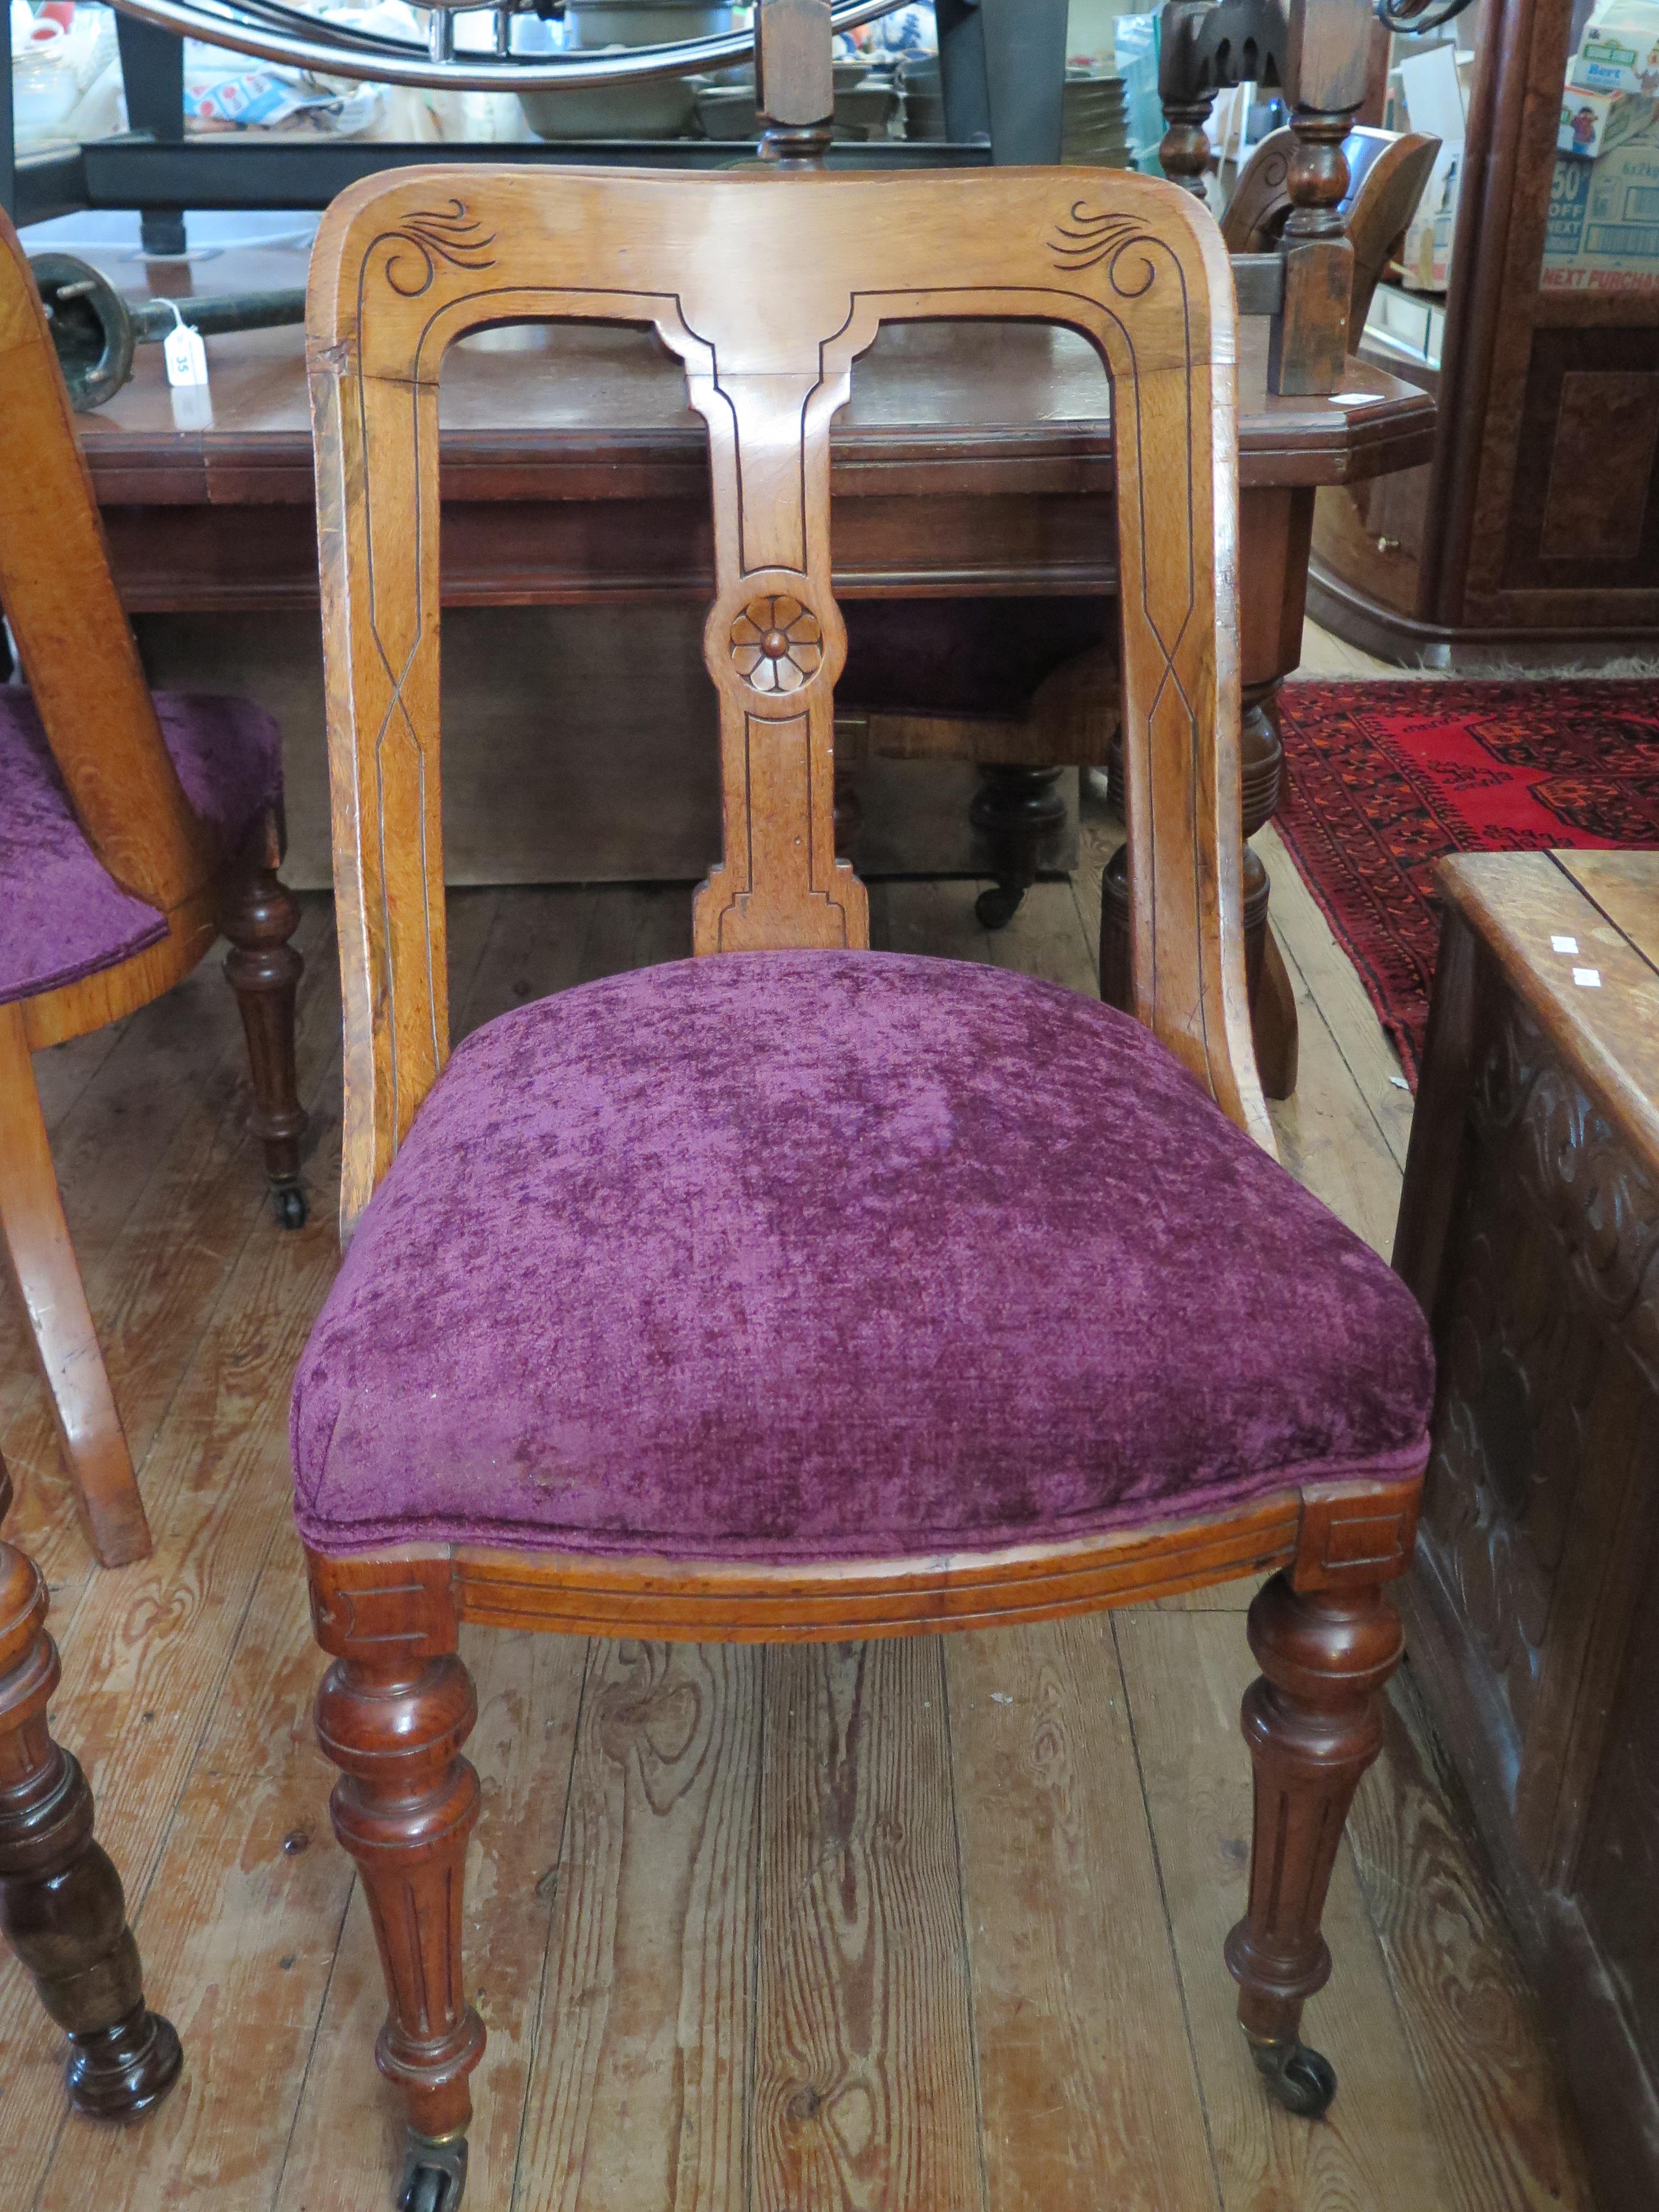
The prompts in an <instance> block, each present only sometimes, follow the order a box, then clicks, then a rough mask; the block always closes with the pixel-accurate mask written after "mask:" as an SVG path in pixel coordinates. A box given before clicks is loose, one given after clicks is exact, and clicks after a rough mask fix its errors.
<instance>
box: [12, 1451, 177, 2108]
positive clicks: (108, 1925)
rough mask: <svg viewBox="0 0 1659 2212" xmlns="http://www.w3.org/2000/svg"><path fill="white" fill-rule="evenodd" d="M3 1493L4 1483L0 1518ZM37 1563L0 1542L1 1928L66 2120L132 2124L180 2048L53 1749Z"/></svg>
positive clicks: (156, 2093)
mask: <svg viewBox="0 0 1659 2212" xmlns="http://www.w3.org/2000/svg"><path fill="white" fill-rule="evenodd" d="M9 1497H10V1492H9V1486H7V1485H6V1483H5V1478H4V1475H3V1474H0V1513H3V1511H4V1509H5V1505H6V1504H7V1503H8V1502H9ZM57 1686H58V1650H57V1646H56V1645H55V1644H53V1642H52V1638H51V1637H50V1636H48V1635H47V1634H46V1584H45V1583H44V1582H43V1581H42V1580H41V1578H40V1571H39V1570H38V1569H37V1568H36V1567H35V1565H34V1564H33V1561H32V1560H30V1559H26V1558H25V1557H24V1556H23V1554H22V1553H21V1552H19V1551H17V1550H16V1549H15V1547H13V1546H12V1545H10V1544H6V1543H0V1930H3V1932H4V1935H5V1937H6V1941H7V1942H9V1944H10V1946H11V1948H12V1949H13V1950H14V1951H15V1953H16V1954H17V1956H18V1958H19V1959H20V1960H21V1961H22V1964H23V1965H24V1966H25V1967H26V1968H27V1970H28V1972H29V1973H30V1974H31V1975H32V1976H33V1980H34V1985H35V1987H36V1989H37V1990H39V1991H40V2000H41V2002H42V2003H43V2004H44V2005H45V2006H46V2010H47V2011H48V2012H49V2013H50V2014H51V2015H52V2018H53V2019H54V2020H55V2021H57V2022H58V2026H59V2027H62V2028H64V2030H65V2031H66V2032H67V2033H68V2036H69V2039H70V2056H69V2066H68V2082H69V2093H70V2103H71V2104H72V2105H73V2106H75V2108H76V2111H77V2112H84V2113H86V2114H87V2115H88V2117H89V2118H94V2119H100V2120H130V2119H136V2118H138V2117H139V2116H140V2115H141V2114H143V2113H144V2112H149V2110H150V2109H151V2107H152V2106H155V2105H158V2104H159V2103H160V2102H161V2099H162V2098H163V2097H164V2096H166V2094H167V2091H168V2090H169V2089H170V2088H171V2087H173V2082H174V2081H176V2080H177V2078H178V2075H179V2064H180V2055H179V2038H178V2036H177V2035H176V2034H175V2033H174V2032H173V2027H172V2025H171V2023H170V2022H168V2021H165V2020H163V2019H161V2016H160V2015H158V2014H155V2013H153V2012H151V2011H150V2010H149V2008H148V2007H147V2006H146V2004H145V2002H144V1990H143V1974H142V1971H141V1969H140V1966H139V1963H138V1948H137V1944H136V1943H135V1942H133V1939H132V1931H131V1929H130V1928H129V1927H128V1926H127V1917H126V1902H125V1899H124V1897H123V1896H122V1893H121V1881H120V1877H119V1875H118V1874H117V1873H116V1871H115V1869H114V1867H113V1866H112V1863H110V1860H109V1858H108V1857H107V1856H106V1853H105V1852H104V1851H103V1850H101V1849H100V1846H99V1845H98V1844H96V1843H94V1841H93V1834H92V1826H93V1803H92V1792H91V1790H89V1789H88V1787H87V1779H86V1777H85V1776H84V1775H83V1774H82V1771H81V1769H80V1767H79V1765H77V1764H76V1761H75V1760H74V1759H72V1758H71V1757H70V1754H69V1753H68V1752H66V1751H64V1749H63V1747H61V1746H60V1745H58V1744H57V1743H54V1742H53V1741H52V1736H51V1735H50V1734H49V1733H48V1730H47V1728H46V1706H47V1704H48V1702H49V1700H50V1699H51V1697H52V1692H53V1691H54V1690H55V1689H56V1688H57Z"/></svg>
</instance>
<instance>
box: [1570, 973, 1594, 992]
mask: <svg viewBox="0 0 1659 2212" xmlns="http://www.w3.org/2000/svg"><path fill="white" fill-rule="evenodd" d="M1572 980H1573V981H1574V982H1575V983H1577V985H1578V987H1579V988H1580V989H1581V990H1584V991H1599V990H1600V989H1601V969H1599V968H1575V969H1573V971H1572Z"/></svg>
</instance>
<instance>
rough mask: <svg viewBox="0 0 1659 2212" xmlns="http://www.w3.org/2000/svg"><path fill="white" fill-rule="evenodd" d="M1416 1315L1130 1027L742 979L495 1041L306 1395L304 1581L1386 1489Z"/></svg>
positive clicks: (941, 1538)
mask: <svg viewBox="0 0 1659 2212" xmlns="http://www.w3.org/2000/svg"><path fill="white" fill-rule="evenodd" d="M1430 1389H1431V1356H1430V1352H1429V1346H1428V1339H1427V1334H1426V1332H1425V1328H1424V1325H1423V1322H1422V1318H1421V1316H1419V1312H1418V1310H1417V1308H1416V1306H1415V1304H1413V1300H1412V1297H1411V1296H1410V1294H1409V1292H1408V1291H1407V1290H1406V1289H1405V1287H1404V1285H1402V1284H1401V1282H1400V1281H1399V1280H1398V1279H1396V1278H1395V1276H1394V1275H1393V1274H1392V1273H1390V1272H1389V1269H1388V1268H1387V1267H1385V1266H1384V1265H1383V1262H1382V1261H1380V1260H1379V1259H1378V1258H1377V1257H1376V1255H1375V1254H1374V1253H1372V1252H1371V1251H1370V1249H1368V1248H1367V1247H1366V1246H1364V1244H1362V1243H1360V1242H1359V1241H1358V1238H1357V1237H1353V1236H1352V1235H1350V1234H1349V1232H1348V1231H1346V1229H1345V1228H1343V1227H1342V1225H1341V1224H1340V1222H1338V1221H1337V1220H1336V1219H1335V1218H1334V1216H1333V1215H1331V1214H1330V1213H1328V1212H1326V1210H1325V1209H1324V1207H1322V1206H1321V1205H1320V1204H1319V1203H1318V1202H1317V1201H1316V1200H1314V1199H1313V1198H1310V1196H1309V1195H1308V1194H1306V1193H1305V1192H1304V1191H1303V1190H1302V1189H1301V1188H1299V1187H1298V1186H1297V1184H1296V1183H1295V1182H1292V1180H1291V1177H1290V1176H1288V1175H1286V1174H1285V1172H1284V1170H1282V1169H1280V1168H1279V1167H1278V1166H1276V1165H1275V1164H1273V1162H1272V1161H1271V1160H1269V1159H1268V1158H1266V1157H1265V1155H1264V1154H1262V1153H1261V1152H1259V1151H1258V1150H1257V1149H1256V1147H1255V1146H1253V1145H1252V1144H1251V1143H1249V1140H1248V1139H1246V1138H1245V1137H1243V1135H1241V1134H1240V1133H1239V1132H1238V1131H1237V1129H1235V1128H1234V1127H1232V1125H1231V1123H1230V1122H1228V1121H1226V1120H1225V1118H1224V1117H1223V1116H1222V1115H1221V1114H1219V1113H1218V1111H1217V1110H1216V1109H1215V1108H1214V1107H1213V1106H1212V1104H1211V1103H1209V1101H1208V1100H1207V1099H1206V1098H1205V1097H1203V1096H1202V1095H1201V1094H1200V1091H1198V1089H1197V1087H1196V1085H1194V1083H1193V1082H1192V1081H1191V1080H1190V1079H1188V1076H1187V1075H1186V1074H1185V1073H1183V1071H1182V1069H1181V1068H1180V1067H1179V1066H1177V1064H1176V1062H1175V1060H1172V1059H1171V1058H1170V1055H1169V1054H1167V1053H1166V1052H1165V1051H1164V1049H1163V1048H1162V1047H1161V1046H1159V1045H1158V1043H1156V1042H1154V1040H1153V1039H1152V1037H1151V1036H1149V1035H1148V1034H1147V1033H1146V1031H1145V1030H1142V1029H1141V1028H1140V1027H1139V1025H1138V1024H1135V1023H1134V1022H1133V1021H1130V1020H1128V1019H1127V1018H1126V1017H1124V1016H1122V1015H1121V1014H1118V1013H1115V1012H1112V1011H1110V1010H1109V1008H1107V1007H1105V1006H1101V1005H1098V1004H1097V1003H1095V1002H1093V1001H1091V1000H1085V999H1083V998H1080V997H1079V996H1078V995H1076V994H1074V993H1072V992H1068V991H1061V990H1056V989H1054V988H1052V987H1049V986H1048V985H1046V984H1042V983H1036V982H1033V981H1030V980H1029V979H1027V978H1026V977H1024V976H1019V975H1008V974H1006V973H1004V972H1002V971H1000V970H999V969H994V968H988V967H971V966H966V965H963V964H961V963H957V962H953V961H945V960H931V959H919V958H909V957H895V956H890V955H884V954H876V953H851V954H842V953H752V954H735V955H727V956H725V957H719V958H714V959H706V960H700V961H696V962H690V961H688V962H684V963H678V964H677V965H674V966H671V967H662V968H653V969H645V970H642V971H641V972H638V973H635V974H631V975H618V976H615V977H613V978H611V980H609V981H605V982H599V983H592V984H588V985H586V986H585V987H583V988H581V989H580V990H574V991H570V992H567V993H565V994H562V995H561V996H559V997H556V998H552V999H546V1000H541V1001H539V1002H538V1003H537V1004H535V1005H532V1006H525V1007H522V1008H520V1009H519V1010H518V1011H516V1012H513V1013H509V1014H505V1015H503V1016H502V1017H501V1018H500V1019H499V1020H497V1021H494V1022H492V1023H490V1024H489V1025H488V1027H486V1028H484V1029H483V1030H479V1031H478V1032H477V1034H476V1035H475V1036H471V1037H470V1038H469V1039H468V1040H467V1041H466V1042H465V1043H464V1044H463V1045H462V1046H461V1047H460V1048H459V1051H458V1052H457V1054H455V1057H454V1059H453V1061H452V1062H451V1064H450V1066H449V1067H448V1068H447V1071H446V1072H445V1073H444V1074H443V1075H442V1076H441V1078H440V1079H439V1081H438V1084H437V1085H436V1087H435V1090H434V1091H433V1093H432V1095H431V1097H429V1098H428V1101H427V1103H426V1104H425V1105H424V1107H423V1108H422V1110H421V1112H420V1114H419V1115H418V1116H417V1118H416V1123H415V1127H414V1128H413V1130H412V1131H411V1133H410V1136H409V1138H408V1139H407V1141H406V1142H405V1144H404V1147H403V1150H402V1152H400V1153H399V1155H398V1159H397V1161H396V1162H395V1164H393V1167H392V1171H391V1173H390V1175H389V1176H387V1178H386V1182H385V1184H384V1185H383V1187H382V1188H380V1191H379V1192H378V1193H377V1194H376V1195H375V1197H374V1200H373V1202H372V1203H371V1205H370V1206H369V1207H368V1210H367V1212H365V1214H364V1216H363V1218H362V1222H361V1224H360V1225H359V1227H358V1230H357V1233H356V1237H355V1239H354V1241H353V1243H352V1244H351V1247H350V1249H349V1253H348V1255H347V1257H346V1261H345V1264H344V1266H343V1268H342V1270H341V1273H340V1275H339V1278H338V1279H337V1282H336V1284H335V1285H334V1288H333V1291H331V1294H330V1297H329V1298H328V1302H327V1304H325V1307H324V1309H323V1311H322V1314H321V1316H320V1317H319V1321H318V1322H317V1325H316V1328H315V1329H314V1330H313V1334H312V1338H311V1341H310V1343H309V1345H308V1346H307V1350H306V1352H305V1356H304V1358H303V1360H302V1361H301V1367H300V1372H299V1376H298V1380H297V1382H296V1384H295V1395H294V1409H293V1423H292V1443H293V1451H294V1465H295V1482H296V1489H297V1493H298V1503H297V1513H298V1518H299V1523H300V1528H301V1533H302V1534H304V1536H305V1537H306V1539H307V1541H308V1542H309V1543H311V1544H313V1545H315V1546H316V1547H319V1548H320V1549H323V1550H327V1551H349V1550H350V1549H352V1548H353V1547H357V1548H360V1549H361V1548H362V1547H367V1546H372V1545H375V1544H379V1543H382V1542H386V1541H399V1540H404V1539H411V1540H412V1539H416V1538H422V1539H428V1540H436V1541H477V1542H483V1543H494V1544H504V1545H513V1546H519V1547H539V1548H550V1549H559V1550H570V1551H584V1552H605V1551H611V1552H639V1551H650V1552H659V1553H678V1554H680V1555H683V1556H687V1557H698V1556H701V1557H709V1556H718V1555H750V1556H759V1557H764V1558H774V1559H784V1558H788V1557H794V1556H817V1555H823V1556H840V1557H849V1556H858V1555H861V1554H863V1555H869V1554H885V1553H895V1552H906V1551H915V1550H919V1549H924V1548H931V1547H967V1548H972V1547H992V1546H996V1545H1000V1544H1005V1543H1009V1542H1018V1541H1024V1540H1027V1539H1030V1538H1034V1537H1036V1536H1039V1535H1042V1536H1054V1535H1081V1534H1085V1533H1087V1532H1089V1531H1091V1530H1094V1529H1099V1528H1111V1527H1115V1526H1121V1525H1125V1524H1133V1523H1136V1522H1146V1521H1150V1520H1152V1519H1156V1518H1159V1517H1164V1516H1170V1515H1177V1514H1184V1513H1196V1512H1200V1511H1202V1510H1206V1509H1209V1508H1212V1507H1218V1506H1221V1505H1225V1504H1229V1503H1232V1502H1242V1501H1243V1500H1245V1499H1248V1498H1250V1497H1252V1496H1254V1495H1257V1494H1260V1493H1261V1492H1267V1491H1269V1490H1273V1489H1275V1488H1278V1487H1279V1486H1283V1485H1285V1484H1286V1483H1288V1482H1291V1481H1294V1480H1312V1479H1317V1478H1321V1477H1341V1476H1346V1475H1357V1474H1370V1473H1375V1474H1379V1475H1383V1476H1398V1475H1405V1474H1411V1473H1414V1472H1415V1471H1416V1470H1417V1469H1419V1468H1420V1467H1421V1465H1422V1464H1423V1461H1424V1457H1425V1449H1426V1446H1425V1429H1426V1425H1427V1420H1428V1414H1429V1403H1430Z"/></svg>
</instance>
